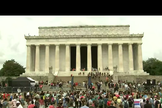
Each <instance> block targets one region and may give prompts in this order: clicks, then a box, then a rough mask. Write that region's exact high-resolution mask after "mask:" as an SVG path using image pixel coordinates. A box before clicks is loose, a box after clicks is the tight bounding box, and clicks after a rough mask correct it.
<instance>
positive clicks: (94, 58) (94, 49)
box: [91, 46, 98, 69]
mask: <svg viewBox="0 0 162 108" xmlns="http://www.w3.org/2000/svg"><path fill="white" fill-rule="evenodd" d="M91 52H92V68H95V69H98V66H97V46H92V47H91Z"/></svg>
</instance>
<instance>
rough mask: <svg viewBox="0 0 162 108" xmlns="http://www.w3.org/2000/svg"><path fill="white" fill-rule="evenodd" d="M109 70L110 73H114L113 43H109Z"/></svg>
mask: <svg viewBox="0 0 162 108" xmlns="http://www.w3.org/2000/svg"><path fill="white" fill-rule="evenodd" d="M108 64H109V65H108V66H109V67H108V68H109V70H110V71H113V52H112V43H108Z"/></svg>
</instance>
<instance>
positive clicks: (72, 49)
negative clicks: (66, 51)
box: [70, 46, 76, 71]
mask: <svg viewBox="0 0 162 108" xmlns="http://www.w3.org/2000/svg"><path fill="white" fill-rule="evenodd" d="M70 52H71V53H70V58H71V60H70V61H71V63H70V68H71V69H70V70H71V71H74V69H76V46H71V47H70Z"/></svg>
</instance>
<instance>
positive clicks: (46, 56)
mask: <svg viewBox="0 0 162 108" xmlns="http://www.w3.org/2000/svg"><path fill="white" fill-rule="evenodd" d="M45 47H46V49H45V50H46V51H45V72H47V73H49V45H45Z"/></svg>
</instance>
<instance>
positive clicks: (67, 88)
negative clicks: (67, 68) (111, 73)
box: [42, 76, 110, 91]
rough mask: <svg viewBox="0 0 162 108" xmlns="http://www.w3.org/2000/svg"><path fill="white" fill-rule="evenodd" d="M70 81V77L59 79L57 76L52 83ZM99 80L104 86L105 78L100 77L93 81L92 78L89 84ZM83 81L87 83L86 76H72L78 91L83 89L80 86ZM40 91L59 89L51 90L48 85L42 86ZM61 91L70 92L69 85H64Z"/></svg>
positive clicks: (56, 88)
mask: <svg viewBox="0 0 162 108" xmlns="http://www.w3.org/2000/svg"><path fill="white" fill-rule="evenodd" d="M71 79H72V78H71V77H70V76H69V77H67V76H66V77H65V76H62V77H61V76H59V77H55V79H54V82H57V81H60V80H61V81H63V82H67V81H71ZM109 79H110V78H109ZM99 80H102V81H103V85H104V82H105V80H106V76H101V77H100V79H99V78H95V79H94V78H91V82H92V83H95V82H97V81H99ZM83 81H86V82H88V77H87V76H74V82H77V83H78V86H77V88H78V89H82V90H84V89H85V88H84V87H83V86H82V82H83ZM42 90H43V91H58V90H60V88H59V87H55V88H51V87H50V86H49V85H43V88H42ZM62 90H63V91H68V90H71V88H70V84H69V85H68V86H67V85H66V84H64V85H63V89H62Z"/></svg>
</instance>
